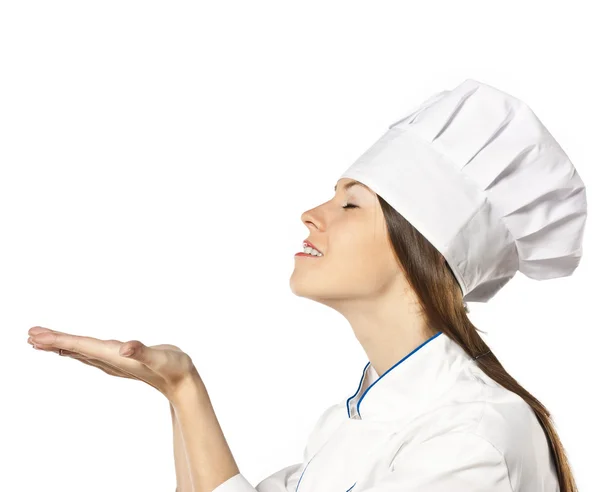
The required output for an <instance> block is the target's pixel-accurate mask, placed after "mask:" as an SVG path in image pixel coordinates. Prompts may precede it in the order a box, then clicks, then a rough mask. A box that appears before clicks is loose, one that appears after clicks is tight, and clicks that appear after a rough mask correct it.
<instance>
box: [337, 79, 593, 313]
mask: <svg viewBox="0 0 600 492" xmlns="http://www.w3.org/2000/svg"><path fill="white" fill-rule="evenodd" d="M340 178H350V179H355V180H357V181H360V182H361V183H364V184H365V185H367V186H368V187H369V188H371V189H372V190H373V191H374V192H375V193H377V194H379V195H380V196H381V197H382V198H383V199H384V200H385V201H386V202H387V203H389V204H390V205H391V206H392V207H393V208H394V209H395V210H396V211H397V212H399V213H400V214H401V215H402V216H403V217H404V218H405V219H406V220H408V221H409V222H410V223H411V224H412V225H413V226H414V227H415V228H416V229H417V230H418V231H419V232H420V233H421V234H422V235H423V236H425V238H427V240H428V241H429V242H430V243H431V244H432V245H433V246H434V247H435V248H436V249H437V250H438V251H439V252H440V253H441V254H442V255H443V256H444V258H445V259H446V261H447V262H448V265H449V266H450V268H451V270H452V272H453V273H454V276H455V277H456V280H457V282H458V283H459V285H460V288H461V290H462V293H463V299H464V300H465V301H475V302H487V301H488V300H489V299H491V298H492V297H493V296H494V295H495V294H496V293H497V292H498V291H499V290H500V289H501V288H502V287H503V286H504V285H506V283H507V282H508V281H509V280H510V279H511V278H512V277H513V276H514V275H515V274H516V272H517V271H520V272H521V273H523V274H525V275H527V276H528V277H530V278H534V279H536V280H545V279H551V278H556V277H564V276H567V275H571V274H572V273H573V271H574V270H575V268H576V267H577V266H578V265H579V261H580V258H581V255H582V240H583V231H584V226H585V222H586V218H587V200H586V190H585V186H584V184H583V182H582V180H581V178H580V176H579V174H578V173H577V171H576V170H575V168H574V166H573V164H572V163H571V161H570V160H569V158H568V157H567V155H566V154H565V152H564V151H563V149H562V148H561V147H560V145H559V144H558V142H556V140H555V139H554V138H553V137H552V135H550V132H549V131H548V130H547V129H546V128H545V127H544V125H543V124H542V123H541V122H540V120H539V119H538V118H537V117H536V115H535V114H534V113H533V111H532V110H531V109H530V108H529V107H528V106H527V105H526V104H525V103H524V102H522V101H520V100H519V99H517V98H515V97H513V96H510V95H509V94H507V93H505V92H502V91H500V90H498V89H495V88H494V87H491V86H490V85H487V84H484V83H482V82H478V81H476V80H473V79H467V80H465V81H464V82H463V83H461V84H460V85H458V86H457V87H456V88H455V89H453V90H450V91H448V90H446V91H442V92H438V93H437V94H434V95H433V96H432V97H430V98H429V99H427V100H426V101H425V102H423V103H421V104H420V105H419V106H418V107H417V108H416V109H415V110H414V111H412V112H411V113H410V114H408V115H407V116H405V117H404V118H402V119H401V120H399V121H397V122H396V123H394V124H393V125H391V126H390V127H389V129H388V131H387V132H386V133H385V134H384V135H383V136H382V137H381V138H379V140H377V141H376V142H375V143H374V144H373V145H372V146H371V147H370V148H369V149H367V151H365V152H364V153H363V154H362V155H361V156H360V157H359V158H358V159H357V160H356V161H355V162H354V163H353V164H352V165H351V166H350V167H349V168H348V169H347V170H346V171H344V172H343V173H342V175H341V176H340Z"/></svg>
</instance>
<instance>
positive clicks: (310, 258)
mask: <svg viewBox="0 0 600 492" xmlns="http://www.w3.org/2000/svg"><path fill="white" fill-rule="evenodd" d="M586 216H587V203H586V197H585V187H584V185H583V182H582V181H581V179H580V177H579V175H578V174H577V172H576V171H575V169H574V167H573V165H572V164H571V162H570V161H569V159H568V158H567V156H566V154H565V153H564V152H563V151H562V149H561V148H560V146H559V145H558V143H556V141H555V140H554V139H553V138H552V136H551V135H550V134H549V132H548V131H547V130H546V129H545V128H544V127H543V125H542V124H541V123H540V121H539V120H538V119H537V118H536V117H535V115H534V114H533V112H532V111H531V110H530V109H529V108H528V107H527V106H526V105H525V104H524V103H522V102H521V101H519V100H518V99H516V98H514V97H512V96H510V95H508V94H506V93H504V92H501V91H499V90H497V89H495V88H493V87H491V86H489V85H486V84H483V83H481V82H477V81H475V80H473V79H467V80H466V81H464V82H463V83H462V84H460V85H459V86H457V87H456V88H455V89H454V90H452V91H442V92H439V93H437V94H435V95H434V96H432V97H431V98H429V99H428V100H427V101H425V102H424V103H422V104H420V105H419V106H418V107H417V108H416V109H415V110H414V111H413V112H411V113H410V114H409V115H407V116H406V117H404V118H403V119H401V120H400V121H398V122H396V123H395V124H394V125H392V126H390V128H389V130H388V132H386V133H385V134H384V135H383V136H382V137H381V138H380V139H379V140H378V141H377V142H375V144H373V146H372V147H371V148H369V149H368V150H367V151H366V152H365V153H364V154H363V155H362V156H360V158H359V159H358V160H357V161H356V162H355V163H353V164H352V166H350V168H349V169H347V170H346V172H344V173H343V174H342V177H341V178H340V179H339V180H338V182H337V183H336V185H335V195H334V196H333V198H332V199H331V200H329V201H327V202H325V203H323V204H321V205H319V206H318V207H315V208H313V209H311V210H308V211H306V212H305V213H304V214H303V215H302V221H303V222H304V223H305V224H306V226H307V227H308V229H309V237H308V239H307V241H306V242H305V244H304V245H305V250H304V254H301V253H299V254H297V255H296V258H295V269H294V271H293V273H292V276H291V278H290V287H291V289H292V291H293V292H294V293H295V294H296V295H298V296H302V297H307V298H310V299H313V300H315V301H317V302H320V303H323V304H325V305H327V306H330V307H332V308H333V309H335V310H336V311H338V312H340V313H341V314H342V315H343V316H344V317H345V318H346V319H347V320H348V321H349V323H350V325H351V326H352V330H353V332H354V334H355V336H356V338H357V339H358V341H359V342H360V343H361V345H362V347H363V348H364V350H365V352H366V354H367V356H368V359H369V362H368V363H367V365H366V366H365V367H364V370H363V373H362V377H361V378H360V382H359V385H358V388H357V390H356V392H355V393H354V394H353V395H351V396H350V397H349V398H347V399H344V400H343V401H340V402H337V403H335V404H334V405H332V406H330V407H328V408H327V409H326V410H325V411H324V412H323V414H322V415H321V417H320V418H319V419H318V421H317V422H316V425H315V426H314V428H313V430H312V432H311V433H310V435H309V436H308V439H307V443H306V446H305V449H304V456H303V458H304V459H303V462H301V463H295V464H292V465H290V466H287V467H285V468H283V469H281V470H278V471H276V472H275V473H273V474H272V475H270V476H268V477H266V478H265V479H264V480H262V481H261V482H260V483H259V484H257V485H256V487H253V486H252V485H251V484H250V483H249V482H248V481H247V480H246V478H245V477H244V476H243V475H242V474H241V473H240V471H239V469H238V467H237V465H236V463H235V460H234V458H233V456H232V454H231V451H230V449H229V447H228V445H227V442H226V441H225V438H224V436H223V433H222V431H221V429H220V427H219V423H218V420H217V418H216V416H215V414H214V411H213V409H212V406H211V404H210V399H209V397H208V393H207V391H206V388H205V387H204V384H203V383H202V379H201V378H200V375H199V374H198V372H197V371H196V370H195V367H194V365H193V363H192V361H191V360H190V358H189V357H188V356H187V355H186V354H185V353H184V352H182V351H181V350H180V349H179V348H177V347H175V346H172V345H159V346H154V347H146V346H144V345H143V344H142V343H141V342H139V341H137V340H135V341H130V342H125V343H121V342H119V341H116V340H106V341H104V340H97V339H93V338H88V337H80V336H74V335H70V334H66V333H62V332H57V331H54V330H48V329H45V328H41V327H35V328H32V329H30V330H29V333H30V335H31V338H30V343H33V344H35V345H36V346H38V347H39V348H42V349H44V350H51V351H58V352H59V353H61V351H62V352H63V353H62V354H61V355H68V356H70V357H73V358H77V359H79V360H81V361H82V362H84V363H86V364H91V365H95V366H97V367H99V368H100V369H102V370H104V371H105V372H107V373H109V374H112V375H117V376H123V377H132V378H136V379H139V380H141V381H144V382H146V383H148V384H150V385H152V386H153V387H155V388H156V389H157V390H159V391H160V392H161V393H163V394H164V395H165V396H166V397H167V398H168V399H169V401H170V403H171V410H172V417H173V426H174V445H175V457H176V469H177V484H178V485H177V490H178V491H179V492H183V491H186V492H189V491H192V490H193V491H206V492H209V491H214V492H255V491H257V490H258V491H259V492H303V491H304V492H321V491H322V492H325V491H327V492H332V491H349V490H353V492H359V491H360V492H387V491H390V492H391V491H398V492H417V491H419V492H441V491H443V492H459V491H460V492H475V491H486V492H556V491H560V492H574V491H576V490H577V489H576V485H575V481H574V478H573V475H572V472H571V469H570V467H569V463H568V460H567V456H566V453H565V450H564V449H563V447H562V444H561V442H560V439H559V437H558V435H557V434H556V431H555V429H554V426H553V424H552V421H551V418H550V414H549V412H548V410H547V409H546V408H545V407H544V406H543V405H542V404H541V403H540V402H539V401H538V400H537V399H536V398H535V397H534V396H533V395H531V394H530V393H529V392H527V391H526V390H525V389H524V388H522V387H521V386H520V385H519V384H518V383H517V381H515V380H514V379H513V378H512V377H511V376H510V375H509V374H508V373H507V372H506V371H505V370H504V368H503V367H502V365H501V364H500V362H499V361H498V359H497V358H496V357H495V356H494V354H493V353H492V352H491V350H490V349H489V347H488V346H487V345H486V344H485V343H484V341H483V340H482V339H481V337H480V336H479V334H478V332H477V329H476V328H475V326H474V325H473V324H471V322H470V320H469V318H468V316H467V312H468V309H467V306H466V304H465V301H476V302H487V301H488V300H490V299H491V298H492V297H493V296H494V295H495V294H496V293H497V292H498V291H499V290H500V289H501V288H502V287H503V286H504V285H506V283H507V282H508V281H509V280H510V279H511V278H512V277H513V276H514V275H515V273H516V272H517V271H521V272H522V273H524V274H525V275H527V276H529V277H531V278H536V279H549V278H555V277H559V276H565V275H570V274H571V273H572V272H573V271H574V270H575V268H576V267H577V266H578V264H579V259H580V257H581V253H582V248H581V242H582V236H583V230H584V225H585V220H586ZM349 265H350V266H351V267H350V268H349ZM130 350H133V353H132V354H130V355H128V356H127V354H126V352H127V351H130ZM188 465H189V466H188Z"/></svg>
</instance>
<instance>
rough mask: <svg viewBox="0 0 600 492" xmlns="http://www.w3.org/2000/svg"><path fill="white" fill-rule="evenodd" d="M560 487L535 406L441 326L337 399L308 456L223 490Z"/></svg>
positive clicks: (474, 491) (507, 491) (483, 491)
mask: <svg viewBox="0 0 600 492" xmlns="http://www.w3.org/2000/svg"><path fill="white" fill-rule="evenodd" d="M350 490H352V492H417V491H418V492H559V485H558V481H557V477H556V469H555V467H554V463H553V461H552V458H551V451H550V447H549V444H548V441H547V440H546V436H545V433H544V431H543V428H542V426H541V424H540V423H539V421H538V420H537V418H536V416H535V413H534V412H533V410H532V409H531V407H530V406H529V405H528V404H527V403H525V401H524V400H523V399H522V398H521V397H520V396H518V395H517V394H515V393H513V392H511V391H508V390H507V389H505V388H504V387H502V386H500V385H499V384H498V383H496V382H495V381H494V380H493V379H491V378H489V377H488V376H487V375H486V374H485V373H484V372H483V371H482V370H481V369H480V368H479V366H478V365H477V361H475V360H473V359H472V358H471V357H470V356H469V355H468V354H467V353H466V352H465V351H464V350H463V349H462V348H461V346H460V345H459V344H457V343H456V342H454V341H453V340H452V339H451V338H449V337H448V336H447V335H446V334H444V333H442V332H438V333H437V334H435V335H434V336H432V337H431V338H429V339H428V340H426V341H425V342H424V343H423V344H421V345H420V346H418V347H417V348H415V349H414V350H413V351H412V352H411V353H409V354H408V355H406V356H405V357H403V358H402V359H401V360H400V361H398V362H397V363H396V364H394V365H393V366H392V367H391V368H389V369H388V370H387V371H385V372H384V373H383V374H382V375H381V376H379V375H378V374H377V373H376V372H375V369H374V368H373V366H372V365H371V363H370V362H369V363H367V365H366V366H365V367H364V369H363V373H362V377H361V379H360V384H359V386H358V389H357V390H356V392H355V393H354V394H353V395H352V396H350V397H349V398H348V399H344V400H342V401H341V402H339V403H336V404H334V405H332V406H330V407H328V408H327V409H326V410H325V411H324V412H323V414H322V415H321V416H320V417H319V419H318V420H317V422H316V424H315V426H314V428H313V429H312V431H311V433H310V434H309V437H308V440H307V443H306V446H305V449H304V456H303V462H302V463H295V464H293V465H289V466H287V467H285V468H283V469H281V470H278V471H276V472H275V473H273V474H272V475H270V476H268V477H266V478H264V479H263V480H262V481H261V482H259V483H258V484H257V485H256V486H255V487H253V486H252V484H250V483H249V482H248V480H247V479H246V478H245V477H244V475H242V474H241V473H239V474H237V475H235V476H233V477H231V478H230V479H228V480H226V481H225V482H223V483H222V484H220V485H219V486H218V487H217V488H216V489H214V491H213V492H256V491H258V492H348V491H350Z"/></svg>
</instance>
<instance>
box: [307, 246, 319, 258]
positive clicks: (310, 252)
mask: <svg viewBox="0 0 600 492" xmlns="http://www.w3.org/2000/svg"><path fill="white" fill-rule="evenodd" d="M304 252H305V253H306V254H309V255H313V256H323V255H322V254H321V253H319V252H318V251H317V250H316V249H312V248H311V247H310V246H304Z"/></svg>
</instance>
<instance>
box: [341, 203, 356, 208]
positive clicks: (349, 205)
mask: <svg viewBox="0 0 600 492" xmlns="http://www.w3.org/2000/svg"><path fill="white" fill-rule="evenodd" d="M342 208H358V206H357V205H353V204H352V203H347V204H346V205H344V206H343V207H342Z"/></svg>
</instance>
